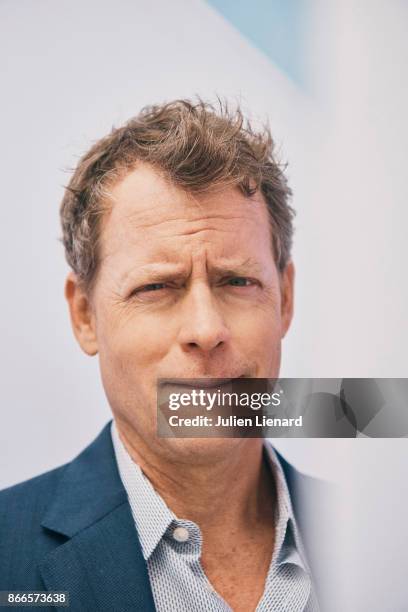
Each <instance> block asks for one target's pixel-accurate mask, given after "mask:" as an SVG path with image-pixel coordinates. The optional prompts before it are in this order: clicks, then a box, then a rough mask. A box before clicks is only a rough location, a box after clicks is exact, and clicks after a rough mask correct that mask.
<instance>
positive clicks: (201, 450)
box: [158, 437, 253, 466]
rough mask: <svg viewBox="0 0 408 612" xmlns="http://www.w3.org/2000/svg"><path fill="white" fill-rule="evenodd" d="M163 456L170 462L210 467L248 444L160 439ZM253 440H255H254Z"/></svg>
mask: <svg viewBox="0 0 408 612" xmlns="http://www.w3.org/2000/svg"><path fill="white" fill-rule="evenodd" d="M158 440H159V444H160V447H161V450H162V452H163V454H165V455H166V457H167V459H168V460H169V461H175V462H180V463H188V464H189V465H190V466H191V465H208V464H211V463H215V462H219V461H222V460H223V459H225V458H227V457H228V456H230V455H231V452H233V451H234V450H237V449H238V448H239V447H240V446H241V445H242V444H247V443H248V439H245V438H221V437H219V438H218V437H213V438H158ZM252 440H253V439H252Z"/></svg>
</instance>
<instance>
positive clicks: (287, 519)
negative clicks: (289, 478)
mask: <svg viewBox="0 0 408 612" xmlns="http://www.w3.org/2000/svg"><path fill="white" fill-rule="evenodd" d="M264 453H265V456H266V457H267V459H268V463H269V466H270V468H271V471H272V474H273V476H274V481H275V486H276V495H277V506H278V508H277V517H276V525H275V551H274V557H273V562H276V564H277V565H281V564H283V563H293V564H295V565H298V566H299V567H302V568H303V569H304V570H306V571H307V572H309V573H310V569H309V566H308V563H307V559H306V554H305V550H304V547H303V543H302V538H301V536H300V533H299V528H298V525H297V522H296V518H295V514H294V511H293V506H292V500H291V497H290V491H289V487H288V484H287V482H286V478H285V474H284V471H283V468H282V465H281V463H280V461H279V459H278V457H277V454H276V452H275V449H274V448H273V445H272V442H271V441H270V440H269V439H268V438H266V439H265V440H264Z"/></svg>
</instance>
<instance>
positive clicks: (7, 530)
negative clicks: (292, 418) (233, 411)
mask: <svg viewBox="0 0 408 612" xmlns="http://www.w3.org/2000/svg"><path fill="white" fill-rule="evenodd" d="M279 459H280V461H281V463H282V466H283V469H284V471H285V475H286V479H287V482H288V485H289V489H290V493H291V497H292V501H293V505H294V511H295V514H296V518H297V520H298V523H299V527H300V531H301V534H302V537H303V540H304V542H305V546H306V550H307V551H308V552H309V550H308V549H310V544H313V542H309V539H310V538H308V537H307V536H308V533H309V534H314V531H313V530H310V529H309V526H308V525H304V524H303V523H304V521H303V518H304V517H307V516H309V515H310V511H309V510H308V508H307V503H308V502H307V499H310V498H311V503H312V506H311V507H310V509H311V510H312V513H313V514H314V515H315V514H316V502H317V500H318V499H319V498H320V493H319V492H318V490H317V489H319V488H320V485H319V483H318V481H315V479H311V478H309V477H306V476H303V475H301V474H300V473H299V472H297V471H296V470H294V468H293V467H292V466H290V465H289V464H288V463H287V462H286V461H285V460H284V459H283V457H281V456H280V455H279ZM305 491H307V493H308V495H307V496H305V494H304V493H305ZM299 504H300V505H299ZM317 528H318V530H319V533H320V535H319V539H320V537H321V538H324V537H325V534H324V529H323V531H322V523H318V524H317ZM326 535H327V534H326ZM314 537H315V535H313V536H312V539H313V538H314ZM308 557H309V563H310V564H311V565H312V571H313V564H314V563H313V561H314V560H313V554H312V555H308ZM317 565H319V564H317ZM0 590H8V591H17V590H24V591H30V590H36V591H39V590H42V591H68V592H69V596H70V608H69V609H70V610H73V611H75V612H76V611H78V612H87V611H89V612H95V611H98V612H99V611H101V612H105V611H106V612H112V611H113V610H114V611H115V612H122V611H123V612H127V611H135V610H140V611H144V612H154V611H155V606H154V601H153V596H152V591H151V588H150V582H149V577H148V573H147V566H146V562H145V560H144V558H143V555H142V551H141V547H140V543H139V540H138V536H137V532H136V529H135V525H134V521H133V518H132V514H131V511H130V506H129V502H128V500H127V495H126V491H125V489H124V487H123V485H122V482H121V479H120V476H119V472H118V469H117V465H116V460H115V454H114V450H113V445H112V441H111V435H110V423H108V424H107V425H106V426H105V427H104V429H103V430H102V432H101V433H100V434H99V436H98V437H97V438H96V439H95V440H94V441H93V442H92V444H90V445H89V446H88V447H87V448H86V449H85V450H84V451H83V452H82V453H81V454H80V455H79V456H78V457H76V458H75V459H74V460H73V461H72V462H71V463H68V464H66V465H63V466H62V467H59V468H56V469H54V470H52V471H50V472H46V473H45V474H42V475H40V476H37V477H36V478H32V479H30V480H27V481H26V482H23V483H21V484H18V485H15V486H13V487H10V488H8V489H5V490H3V491H1V492H0ZM24 609H26V608H24ZM36 609H37V610H38V609H39V608H36ZM50 609H51V608H49V607H48V608H44V610H50ZM59 609H60V608H59Z"/></svg>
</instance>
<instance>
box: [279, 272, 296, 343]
mask: <svg viewBox="0 0 408 612" xmlns="http://www.w3.org/2000/svg"><path fill="white" fill-rule="evenodd" d="M294 285H295V266H294V265H293V262H292V261H290V262H289V263H288V264H287V265H286V268H285V269H284V271H283V272H282V274H281V320H282V338H284V337H285V335H286V332H287V331H288V329H289V326H290V324H291V321H292V317H293V305H294Z"/></svg>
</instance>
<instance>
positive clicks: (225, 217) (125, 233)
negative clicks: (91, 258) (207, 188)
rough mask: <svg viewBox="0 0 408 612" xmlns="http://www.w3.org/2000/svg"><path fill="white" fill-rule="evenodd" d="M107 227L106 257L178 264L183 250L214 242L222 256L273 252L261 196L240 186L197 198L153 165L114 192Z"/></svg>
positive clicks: (139, 170) (103, 254) (103, 250)
mask: <svg viewBox="0 0 408 612" xmlns="http://www.w3.org/2000/svg"><path fill="white" fill-rule="evenodd" d="M110 194H111V200H112V203H111V208H110V210H109V212H107V213H106V214H105V217H104V218H103V221H102V227H101V240H100V256H101V259H106V258H111V257H114V256H115V255H118V254H120V253H122V254H123V253H124V252H126V253H128V254H129V255H130V254H132V253H133V254H134V253H136V252H138V254H139V255H140V254H141V253H143V254H144V256H145V258H149V257H152V256H153V255H154V256H155V257H158V258H161V259H163V260H172V259H173V258H174V256H175V255H177V254H180V252H181V251H183V249H185V248H188V247H195V246H197V245H199V244H203V243H208V244H210V245H212V246H213V247H214V248H215V249H216V250H218V251H220V252H221V251H222V253H221V254H223V255H225V254H229V253H231V251H240V250H241V251H248V250H255V251H256V250H259V248H261V249H262V248H264V247H266V248H267V249H268V250H269V251H271V229H270V222H269V215H268V211H267V207H266V204H265V201H264V199H263V196H262V195H261V194H260V193H257V194H255V195H254V196H251V197H246V196H245V195H244V194H243V193H242V192H241V191H240V190H239V189H238V188H236V187H226V188H224V189H218V190H217V191H214V192H209V193H205V194H199V195H194V194H192V193H189V192H187V191H185V190H184V189H181V188H179V187H178V186H176V185H175V184H174V183H173V182H171V181H170V180H168V179H167V178H166V177H165V176H164V175H163V174H161V173H160V172H158V171H156V170H155V169H153V168H152V167H151V166H149V165H147V164H140V165H139V166H138V167H137V168H136V169H134V170H132V171H130V172H129V173H128V174H127V175H126V176H125V177H124V178H123V179H122V180H120V181H119V182H118V183H117V184H116V185H115V186H114V187H113V188H112V189H111V191H110Z"/></svg>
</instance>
